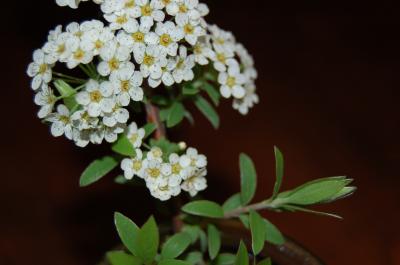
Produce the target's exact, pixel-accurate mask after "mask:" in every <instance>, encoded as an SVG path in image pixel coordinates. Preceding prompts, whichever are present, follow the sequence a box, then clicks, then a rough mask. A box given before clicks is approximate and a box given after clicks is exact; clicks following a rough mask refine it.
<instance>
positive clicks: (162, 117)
mask: <svg viewBox="0 0 400 265" xmlns="http://www.w3.org/2000/svg"><path fill="white" fill-rule="evenodd" d="M170 111H171V108H170V107H169V108H165V109H161V110H160V113H159V115H160V121H166V120H167V119H168V116H169V112H170Z"/></svg>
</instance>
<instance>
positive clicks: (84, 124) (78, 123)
mask: <svg viewBox="0 0 400 265" xmlns="http://www.w3.org/2000/svg"><path fill="white" fill-rule="evenodd" d="M71 121H72V124H73V126H74V128H77V129H78V130H79V131H83V130H89V129H94V128H96V127H97V125H98V124H99V119H98V118H96V117H92V116H90V115H89V113H88V111H87V110H78V111H75V112H74V113H73V114H72V115H71ZM79 136H81V135H79Z"/></svg>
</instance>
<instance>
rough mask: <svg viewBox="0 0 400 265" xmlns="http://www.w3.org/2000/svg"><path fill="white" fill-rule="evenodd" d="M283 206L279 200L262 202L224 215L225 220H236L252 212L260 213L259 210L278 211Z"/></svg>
mask: <svg viewBox="0 0 400 265" xmlns="http://www.w3.org/2000/svg"><path fill="white" fill-rule="evenodd" d="M280 205H281V201H280V200H279V199H275V200H271V199H268V200H265V201H261V202H257V203H254V204H250V205H247V206H242V207H239V208H236V209H234V210H232V211H228V212H226V213H225V214H224V218H225V219H229V218H236V217H239V216H240V215H242V214H245V213H248V212H250V211H252V210H253V211H259V210H265V209H270V210H276V209H278V208H279V207H280Z"/></svg>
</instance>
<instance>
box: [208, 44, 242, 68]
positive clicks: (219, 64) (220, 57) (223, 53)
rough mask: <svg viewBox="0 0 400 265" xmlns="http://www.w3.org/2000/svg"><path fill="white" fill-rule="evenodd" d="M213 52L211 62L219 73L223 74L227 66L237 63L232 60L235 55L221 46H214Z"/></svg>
mask: <svg viewBox="0 0 400 265" xmlns="http://www.w3.org/2000/svg"><path fill="white" fill-rule="evenodd" d="M214 52H215V53H214V56H213V57H212V58H211V60H212V61H213V62H214V68H215V70H217V71H219V72H225V71H226V67H227V66H228V65H230V64H234V63H237V61H236V60H235V59H234V58H233V57H234V56H235V54H234V52H233V51H231V50H230V49H224V48H223V47H222V46H214Z"/></svg>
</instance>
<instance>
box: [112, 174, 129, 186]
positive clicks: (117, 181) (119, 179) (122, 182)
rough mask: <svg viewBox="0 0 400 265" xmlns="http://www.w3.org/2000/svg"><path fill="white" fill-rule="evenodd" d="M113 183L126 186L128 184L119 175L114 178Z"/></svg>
mask: <svg viewBox="0 0 400 265" xmlns="http://www.w3.org/2000/svg"><path fill="white" fill-rule="evenodd" d="M114 182H115V183H117V184H126V183H128V180H127V179H126V178H125V177H124V176H123V175H119V176H117V177H115V179H114Z"/></svg>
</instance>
